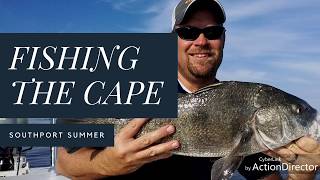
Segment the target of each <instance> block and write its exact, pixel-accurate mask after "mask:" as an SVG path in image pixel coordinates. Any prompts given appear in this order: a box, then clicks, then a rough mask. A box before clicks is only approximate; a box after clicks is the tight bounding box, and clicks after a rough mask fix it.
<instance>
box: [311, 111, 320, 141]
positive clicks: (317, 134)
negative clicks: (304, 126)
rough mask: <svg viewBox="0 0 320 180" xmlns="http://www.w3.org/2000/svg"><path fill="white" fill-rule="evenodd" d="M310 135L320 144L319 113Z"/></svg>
mask: <svg viewBox="0 0 320 180" xmlns="http://www.w3.org/2000/svg"><path fill="white" fill-rule="evenodd" d="M308 135H309V136H310V137H311V138H313V139H315V140H316V141H317V142H319V143H320V113H317V115H316V117H315V120H314V121H313V122H312V124H311V126H310V128H309V133H308Z"/></svg>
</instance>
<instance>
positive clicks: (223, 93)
mask: <svg viewBox="0 0 320 180" xmlns="http://www.w3.org/2000/svg"><path fill="white" fill-rule="evenodd" d="M318 119H319V118H318ZM318 121H319V120H317V111H316V110H315V109H314V108H312V107H311V106H310V105H309V104H308V103H307V102H305V101H304V100H302V99H299V98H298V97H296V96H293V95H291V94H288V93H286V92H284V91H282V90H279V89H277V88H275V87H272V86H269V85H265V84H259V83H248V82H235V81H228V82H227V81H226V82H220V83H217V84H213V85H209V86H207V87H204V88H202V89H200V90H199V91H197V92H195V93H192V94H186V95H181V96H179V99H178V118H177V119H152V120H150V121H149V122H148V123H147V124H146V125H145V126H144V127H143V128H142V130H141V131H140V133H139V134H138V136H141V135H143V134H145V133H148V132H150V131H153V130H156V129H158V128H159V127H161V126H163V125H165V124H173V125H174V126H175V127H176V132H175V134H173V135H172V136H171V137H169V138H166V139H163V141H168V140H170V139H176V140H178V141H179V142H180V144H181V148H180V149H178V150H176V151H174V152H173V153H174V154H178V155H184V156H196V157H222V158H221V159H219V160H218V161H216V162H215V164H214V165H213V168H212V169H213V170H212V172H213V174H212V175H213V176H212V179H225V178H228V177H229V176H231V175H232V173H233V171H234V170H235V169H236V168H237V167H238V166H239V164H240V163H241V161H242V159H243V157H244V156H247V155H250V154H254V153H258V152H262V151H266V150H268V149H275V148H278V147H281V146H284V145H286V144H288V143H290V142H292V141H294V140H296V139H298V138H300V137H302V136H305V135H309V134H310V135H312V136H313V137H315V138H319V122H318ZM84 122H85V123H94V124H114V125H115V132H116V133H117V132H118V131H119V129H121V128H122V127H123V126H124V125H126V124H127V123H128V121H127V120H124V119H110V118H106V119H103V118H99V119H86V120H85V121H84Z"/></svg>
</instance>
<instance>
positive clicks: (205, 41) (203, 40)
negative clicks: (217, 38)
mask: <svg viewBox="0 0 320 180" xmlns="http://www.w3.org/2000/svg"><path fill="white" fill-rule="evenodd" d="M193 43H194V45H196V46H205V45H207V44H208V39H207V38H206V37H205V36H204V34H203V33H201V34H200V35H199V37H198V38H197V39H196V40H194V42H193Z"/></svg>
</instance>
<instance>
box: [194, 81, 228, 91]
mask: <svg viewBox="0 0 320 180" xmlns="http://www.w3.org/2000/svg"><path fill="white" fill-rule="evenodd" d="M222 84H223V83H222V82H219V83H215V84H210V85H208V86H205V87H203V88H200V89H199V90H198V91H196V92H194V93H192V94H200V93H203V92H205V91H209V90H211V89H214V88H215V87H217V86H220V85H222Z"/></svg>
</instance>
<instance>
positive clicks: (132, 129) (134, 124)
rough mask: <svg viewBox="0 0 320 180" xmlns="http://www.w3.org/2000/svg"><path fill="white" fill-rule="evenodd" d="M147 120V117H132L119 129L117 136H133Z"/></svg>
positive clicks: (127, 137) (123, 137) (124, 137)
mask: <svg viewBox="0 0 320 180" xmlns="http://www.w3.org/2000/svg"><path fill="white" fill-rule="evenodd" d="M148 120H149V119H148V118H134V119H132V120H130V122H129V123H128V124H127V125H126V126H125V127H123V128H122V129H121V130H120V132H119V133H118V138H120V139H129V138H133V137H134V136H135V135H136V134H137V133H138V132H139V130H140V129H141V127H142V126H143V125H144V124H145V123H146V122H147V121H148Z"/></svg>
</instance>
